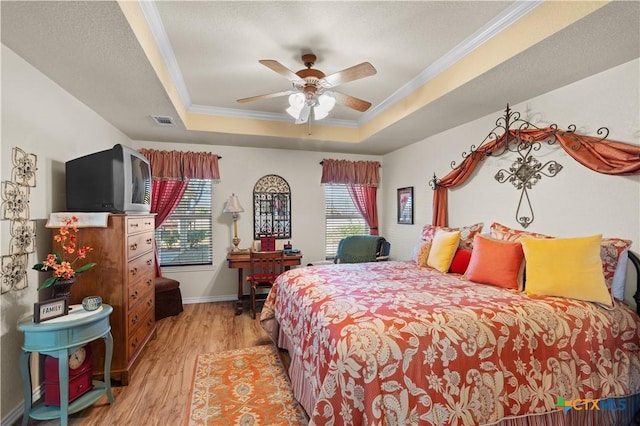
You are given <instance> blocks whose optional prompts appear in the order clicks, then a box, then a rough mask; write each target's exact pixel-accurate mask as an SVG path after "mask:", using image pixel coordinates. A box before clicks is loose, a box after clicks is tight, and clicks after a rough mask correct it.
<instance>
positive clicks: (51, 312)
mask: <svg viewBox="0 0 640 426" xmlns="http://www.w3.org/2000/svg"><path fill="white" fill-rule="evenodd" d="M68 313H69V299H67V298H66V297H61V298H59V299H51V300H45V301H44V302H36V303H34V304H33V322H34V323H36V324H37V323H39V322H41V321H46V320H50V319H53V318H57V317H61V316H63V315H67V314H68Z"/></svg>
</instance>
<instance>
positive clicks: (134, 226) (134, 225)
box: [129, 223, 138, 228]
mask: <svg viewBox="0 0 640 426" xmlns="http://www.w3.org/2000/svg"><path fill="white" fill-rule="evenodd" d="M129 226H131V227H132V228H137V227H138V224H137V223H131V224H130V225H129Z"/></svg>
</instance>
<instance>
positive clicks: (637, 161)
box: [432, 127, 640, 226]
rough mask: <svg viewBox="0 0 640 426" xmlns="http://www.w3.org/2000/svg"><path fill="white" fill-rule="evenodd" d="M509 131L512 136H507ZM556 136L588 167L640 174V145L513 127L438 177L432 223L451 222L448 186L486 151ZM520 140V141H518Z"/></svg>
mask: <svg viewBox="0 0 640 426" xmlns="http://www.w3.org/2000/svg"><path fill="white" fill-rule="evenodd" d="M507 135H509V139H507ZM551 139H554V140H555V141H557V142H558V144H559V145H560V146H561V147H562V149H564V150H565V151H566V152H567V154H569V155H570V156H571V157H572V158H573V159H574V160H576V161H577V162H579V163H580V164H582V165H583V166H585V167H588V168H589V169H591V170H593V171H596V172H598V173H604V174H609V175H636V174H640V146H638V145H632V144H628V143H624V142H618V141H603V140H602V139H600V138H595V137H592V136H586V135H580V134H577V133H573V132H568V131H563V130H558V129H557V128H553V127H547V128H543V129H518V130H509V131H508V132H505V133H504V134H503V135H501V136H500V137H498V138H497V139H493V140H490V141H488V142H487V143H485V144H483V145H481V146H480V147H479V148H478V149H477V150H476V151H473V152H472V153H471V154H469V155H468V156H466V158H465V159H464V160H463V161H462V163H460V165H458V166H457V167H456V168H454V169H453V170H452V171H451V172H450V173H448V174H447V175H446V176H445V177H443V178H442V179H436V180H435V182H434V183H435V188H434V192H433V219H432V223H433V224H434V225H438V226H446V225H447V208H448V206H447V203H448V196H447V194H448V188H455V187H457V186H460V185H462V184H463V183H464V182H466V180H467V179H468V178H469V177H470V176H471V173H472V172H473V171H474V170H475V168H476V167H477V166H478V164H479V163H480V161H481V160H482V158H483V157H485V156H486V155H489V154H491V153H493V152H499V151H501V150H503V149H504V147H505V144H506V143H507V140H509V143H512V142H514V141H524V142H525V143H533V142H542V141H548V140H551ZM516 143H517V142H516Z"/></svg>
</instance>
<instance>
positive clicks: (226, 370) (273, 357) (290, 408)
mask: <svg viewBox="0 0 640 426" xmlns="http://www.w3.org/2000/svg"><path fill="white" fill-rule="evenodd" d="M187 424H188V425H190V426H195V425H216V426H217V425H220V426H222V425H224V426H226V425H242V426H250V425H255V426H258V425H289V426H298V425H307V424H308V420H307V416H306V415H305V413H304V410H303V409H302V407H301V406H300V404H299V403H298V401H296V400H295V398H294V397H293V392H292V391H291V383H290V382H289V378H288V377H287V373H286V372H285V370H284V367H283V366H282V362H281V361H280V358H279V356H278V353H277V350H276V348H275V347H274V346H273V345H262V346H254V347H251V348H246V349H239V350H234V351H227V352H221V353H213V354H204V355H199V356H198V358H197V360H196V368H195V372H194V376H193V384H192V386H191V402H190V404H189V418H188V422H187Z"/></svg>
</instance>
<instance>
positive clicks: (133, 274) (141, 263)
mask: <svg viewBox="0 0 640 426" xmlns="http://www.w3.org/2000/svg"><path fill="white" fill-rule="evenodd" d="M153 257H154V254H153V251H150V252H148V253H146V254H145V255H144V256H141V257H139V258H137V259H134V260H132V261H131V262H129V263H127V271H128V272H127V275H128V281H127V282H128V283H133V282H134V281H136V280H137V279H139V278H140V277H141V276H143V275H145V274H147V273H148V272H150V271H154V267H153V264H154V261H153Z"/></svg>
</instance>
